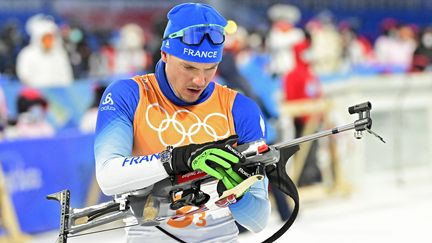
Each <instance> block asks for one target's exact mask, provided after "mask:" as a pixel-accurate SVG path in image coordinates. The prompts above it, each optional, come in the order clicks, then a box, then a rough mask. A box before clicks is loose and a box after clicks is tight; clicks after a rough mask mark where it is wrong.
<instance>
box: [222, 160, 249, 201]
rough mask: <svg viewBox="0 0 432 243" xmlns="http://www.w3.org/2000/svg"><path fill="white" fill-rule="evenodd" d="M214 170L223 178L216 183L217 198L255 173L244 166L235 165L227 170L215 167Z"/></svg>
mask: <svg viewBox="0 0 432 243" xmlns="http://www.w3.org/2000/svg"><path fill="white" fill-rule="evenodd" d="M216 170H217V171H218V172H219V173H220V174H221V175H223V178H222V179H221V180H220V181H219V182H218V185H217V192H218V194H219V196H221V195H222V193H223V192H224V191H226V190H229V189H232V188H234V187H236V186H237V185H238V184H240V183H242V182H243V181H244V180H246V179H247V178H249V177H250V176H252V175H254V172H255V171H252V170H251V169H249V168H247V167H246V166H244V165H240V164H235V165H233V166H231V168H229V169H224V168H221V167H217V168H216Z"/></svg>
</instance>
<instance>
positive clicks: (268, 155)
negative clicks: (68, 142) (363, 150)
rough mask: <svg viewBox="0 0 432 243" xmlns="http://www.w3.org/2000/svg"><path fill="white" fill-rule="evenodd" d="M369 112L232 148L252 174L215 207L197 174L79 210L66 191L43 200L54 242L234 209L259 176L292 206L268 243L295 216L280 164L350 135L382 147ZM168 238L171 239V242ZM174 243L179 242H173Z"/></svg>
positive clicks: (354, 110)
mask: <svg viewBox="0 0 432 243" xmlns="http://www.w3.org/2000/svg"><path fill="white" fill-rule="evenodd" d="M371 109H372V105H371V103H370V102H364V103H361V104H358V105H354V106H351V107H349V108H348V112H349V113H350V114H358V119H357V120H356V121H355V122H353V123H351V124H348V125H344V126H340V127H336V128H333V129H329V130H325V131H321V132H317V133H314V134H311V135H308V136H304V137H299V138H296V139H293V140H290V141H287V142H281V143H278V144H274V145H267V144H266V143H265V141H264V140H258V141H254V142H251V143H247V144H242V145H239V146H237V147H236V149H237V150H238V151H239V152H240V153H241V154H242V155H243V156H244V157H245V158H246V160H245V163H244V164H242V165H243V166H247V167H250V168H253V169H254V171H255V172H254V173H252V175H250V176H249V177H248V178H247V179H246V180H244V181H243V182H242V183H240V184H239V185H237V186H236V187H235V188H232V189H230V190H226V191H225V192H224V193H223V194H222V195H221V196H220V199H219V200H217V201H216V203H215V205H206V203H207V202H208V201H209V199H210V196H209V195H208V194H206V193H204V192H203V191H201V190H200V187H201V185H202V184H204V183H207V182H210V181H213V180H215V178H214V177H212V176H209V175H207V174H206V173H204V172H202V171H194V172H190V173H187V174H184V175H178V176H171V177H169V178H167V179H164V180H162V181H160V182H157V183H156V184H154V185H153V186H150V187H146V188H143V189H139V190H136V191H132V192H127V193H124V194H120V195H116V196H114V197H113V199H112V200H111V201H108V202H104V203H101V204H97V205H93V206H89V207H84V208H72V207H71V206H70V191H69V190H67V189H66V190H63V191H60V192H57V193H54V194H50V195H48V196H47V199H49V200H56V201H58V202H59V203H60V229H59V237H58V239H57V242H58V243H67V239H68V238H71V237H76V236H80V235H84V234H90V233H97V232H102V231H106V230H112V229H117V228H122V227H117V228H112V229H106V230H102V231H95V232H90V233H83V231H86V230H89V229H92V228H95V227H98V226H101V225H105V224H108V223H111V222H114V221H117V220H120V219H126V218H130V217H132V218H135V219H136V223H135V224H133V225H126V226H123V227H130V226H134V225H141V226H156V227H158V225H159V224H160V222H162V221H164V220H167V219H170V218H172V219H176V218H181V217H185V216H187V215H191V214H194V213H198V212H203V211H206V210H211V209H212V208H214V207H216V206H217V207H226V206H228V205H229V204H232V203H235V202H236V200H237V198H238V196H239V195H241V194H243V193H244V192H245V191H246V190H247V189H248V188H249V187H250V186H251V185H252V184H254V183H255V182H256V181H259V180H263V179H264V177H265V176H267V177H268V179H269V182H270V184H272V185H273V186H276V187H277V188H279V189H280V190H281V191H282V192H284V193H285V194H287V195H288V196H290V197H291V198H292V199H293V201H294V208H293V211H292V213H291V216H290V218H289V219H288V220H287V222H285V224H284V225H283V226H282V228H281V229H279V230H278V231H277V232H276V233H274V234H273V235H272V236H271V237H270V238H268V239H267V240H266V241H265V242H273V241H275V240H276V239H278V238H279V237H280V236H282V235H283V234H284V233H285V232H286V231H287V230H288V229H289V227H290V226H291V225H292V224H293V222H294V220H295V218H296V217H297V214H298V210H299V197H298V191H297V188H296V186H295V185H294V183H293V182H292V181H291V179H290V178H289V176H288V175H287V173H286V164H287V162H288V159H289V158H290V157H291V156H292V155H293V154H294V153H296V152H297V151H298V150H299V144H301V143H304V142H308V141H313V140H316V139H319V138H322V137H325V136H330V135H333V134H337V133H340V132H344V131H348V130H353V129H354V130H355V137H356V138H357V139H360V138H362V132H363V131H367V132H369V133H371V134H373V135H375V136H376V137H377V138H379V139H380V140H381V141H382V142H384V143H385V141H384V140H383V139H382V138H381V137H380V136H379V135H378V134H376V133H374V132H373V131H372V130H371V127H372V119H371V117H370V110H371ZM161 203H168V204H169V208H170V209H171V210H177V209H179V208H182V207H184V206H195V207H198V209H196V210H193V211H190V212H187V213H183V214H177V215H171V216H166V215H167V214H164V213H166V211H165V212H163V210H161V209H160V204H161ZM159 229H161V228H159ZM161 230H162V229H161ZM162 231H163V230H162ZM172 237H173V238H175V237H174V236H172ZM175 239H177V240H179V241H181V240H180V239H178V238H175Z"/></svg>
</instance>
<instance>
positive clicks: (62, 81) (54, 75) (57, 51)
mask: <svg viewBox="0 0 432 243" xmlns="http://www.w3.org/2000/svg"><path fill="white" fill-rule="evenodd" d="M26 31H27V33H28V34H29V35H30V43H29V45H28V46H26V47H24V48H23V49H22V50H21V52H20V53H19V54H18V58H17V65H16V69H17V70H16V71H17V76H18V78H19V80H20V81H21V82H22V83H24V84H26V85H29V86H32V87H57V86H68V85H70V84H71V83H72V81H73V74H72V66H71V63H70V61H69V57H68V55H67V52H66V50H65V49H64V47H63V45H62V40H61V37H60V35H59V32H58V27H57V25H56V24H55V22H54V21H53V20H52V19H51V18H49V17H48V16H44V15H41V14H38V15H35V16H33V17H31V18H30V19H29V20H28V21H27V23H26Z"/></svg>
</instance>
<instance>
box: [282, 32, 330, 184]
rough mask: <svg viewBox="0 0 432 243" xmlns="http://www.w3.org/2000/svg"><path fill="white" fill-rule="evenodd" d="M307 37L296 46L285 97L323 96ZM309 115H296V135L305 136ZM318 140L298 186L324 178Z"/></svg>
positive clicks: (311, 151) (302, 98) (307, 35)
mask: <svg viewBox="0 0 432 243" xmlns="http://www.w3.org/2000/svg"><path fill="white" fill-rule="evenodd" d="M305 36H306V38H305V39H304V40H303V41H302V42H300V43H298V44H296V45H295V46H294V53H295V60H296V65H295V67H294V69H293V70H292V71H291V72H289V73H288V74H287V75H286V76H285V79H284V90H285V99H286V100H287V101H291V100H307V99H314V98H318V97H320V96H321V85H320V83H319V81H318V79H317V78H316V76H315V75H314V74H313V72H312V69H311V65H310V63H311V62H313V58H314V56H313V55H311V53H310V51H311V39H310V35H309V34H308V33H307V32H306V34H305ZM308 120H309V117H308V116H302V117H295V118H294V125H295V130H296V132H295V133H296V134H295V136H296V137H300V136H303V129H304V127H305V125H306V123H307V122H308ZM317 151H318V142H317V141H313V142H312V145H311V148H310V150H309V153H308V155H307V157H306V160H305V164H304V167H303V171H302V172H301V174H300V178H299V181H298V186H307V185H310V184H313V183H316V182H320V181H321V180H322V175H321V171H320V169H319V167H318V159H317Z"/></svg>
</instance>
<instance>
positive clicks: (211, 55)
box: [161, 3, 227, 63]
mask: <svg viewBox="0 0 432 243" xmlns="http://www.w3.org/2000/svg"><path fill="white" fill-rule="evenodd" d="M167 17H168V24H167V26H166V28H165V32H164V36H163V37H164V38H166V37H167V36H168V35H170V34H172V33H174V32H177V31H179V30H181V29H184V28H186V27H189V26H192V25H198V24H217V25H220V26H224V27H225V26H226V25H227V21H226V19H225V18H224V17H223V16H222V15H220V14H219V13H218V12H217V11H216V10H215V9H214V8H213V7H212V6H210V5H207V4H202V3H183V4H179V5H177V6H175V7H174V8H172V9H171V10H170V11H169V12H168V14H167ZM161 50H162V51H165V52H167V53H169V54H171V55H173V56H176V57H178V58H181V59H183V60H186V61H191V62H200V63H215V62H220V61H221V60H222V51H223V44H221V45H213V44H212V43H211V42H210V41H209V40H208V38H207V37H206V38H204V40H203V42H202V43H201V45H198V46H190V45H186V44H184V43H183V42H182V41H181V38H172V39H166V40H164V41H162V46H161Z"/></svg>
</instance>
